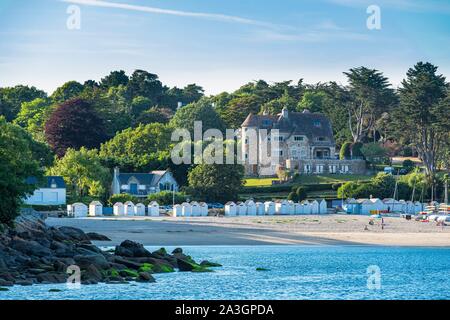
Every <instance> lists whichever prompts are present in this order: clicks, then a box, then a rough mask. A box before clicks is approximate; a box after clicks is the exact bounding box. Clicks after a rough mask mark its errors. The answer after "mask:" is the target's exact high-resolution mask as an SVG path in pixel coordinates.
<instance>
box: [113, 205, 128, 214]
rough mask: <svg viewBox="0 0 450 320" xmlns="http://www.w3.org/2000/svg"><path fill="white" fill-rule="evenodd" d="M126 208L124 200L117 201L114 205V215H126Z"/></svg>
mask: <svg viewBox="0 0 450 320" xmlns="http://www.w3.org/2000/svg"><path fill="white" fill-rule="evenodd" d="M124 212H125V211H124V208H123V203H122V202H116V203H114V205H113V215H115V216H123V215H124Z"/></svg>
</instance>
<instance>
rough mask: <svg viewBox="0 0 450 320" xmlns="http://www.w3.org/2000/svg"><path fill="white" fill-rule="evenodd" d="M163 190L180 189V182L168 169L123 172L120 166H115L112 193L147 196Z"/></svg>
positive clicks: (137, 196)
mask: <svg viewBox="0 0 450 320" xmlns="http://www.w3.org/2000/svg"><path fill="white" fill-rule="evenodd" d="M161 191H178V183H177V181H176V180H175V178H174V176H173V174H172V173H171V172H170V171H168V170H157V171H151V172H148V173H121V172H120V170H119V168H117V167H116V168H114V175H113V180H112V185H111V193H112V194H121V193H127V194H131V195H133V196H134V197H136V198H147V196H148V195H149V194H151V193H158V192H161Z"/></svg>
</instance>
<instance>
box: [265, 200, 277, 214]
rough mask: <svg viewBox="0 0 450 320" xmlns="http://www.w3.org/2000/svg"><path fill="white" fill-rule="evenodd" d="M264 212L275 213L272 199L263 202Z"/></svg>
mask: <svg viewBox="0 0 450 320" xmlns="http://www.w3.org/2000/svg"><path fill="white" fill-rule="evenodd" d="M264 208H265V212H266V214H267V215H269V216H273V215H274V214H275V203H274V202H273V201H266V202H264Z"/></svg>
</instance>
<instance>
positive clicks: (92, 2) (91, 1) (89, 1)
mask: <svg viewBox="0 0 450 320" xmlns="http://www.w3.org/2000/svg"><path fill="white" fill-rule="evenodd" d="M61 1H62V2H67V3H72V4H78V5H86V6H95V7H103V8H116V9H124V10H130V11H139V12H147V13H153V14H164V15H172V16H179V17H192V18H200V19H208V20H215V21H222V22H229V23H239V24H247V25H254V26H261V27H276V25H274V24H271V23H267V22H263V21H258V20H253V19H247V18H242V17H238V16H232V15H226V14H218V13H205V12H191V11H180V10H170V9H161V8H155V7H149V6H138V5H132V4H127V3H119V2H110V1H102V0H61Z"/></svg>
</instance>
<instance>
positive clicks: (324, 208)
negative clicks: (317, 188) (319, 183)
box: [319, 199, 328, 214]
mask: <svg viewBox="0 0 450 320" xmlns="http://www.w3.org/2000/svg"><path fill="white" fill-rule="evenodd" d="M327 212H328V208H327V201H326V200H325V199H322V200H320V202H319V214H326V213H327Z"/></svg>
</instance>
